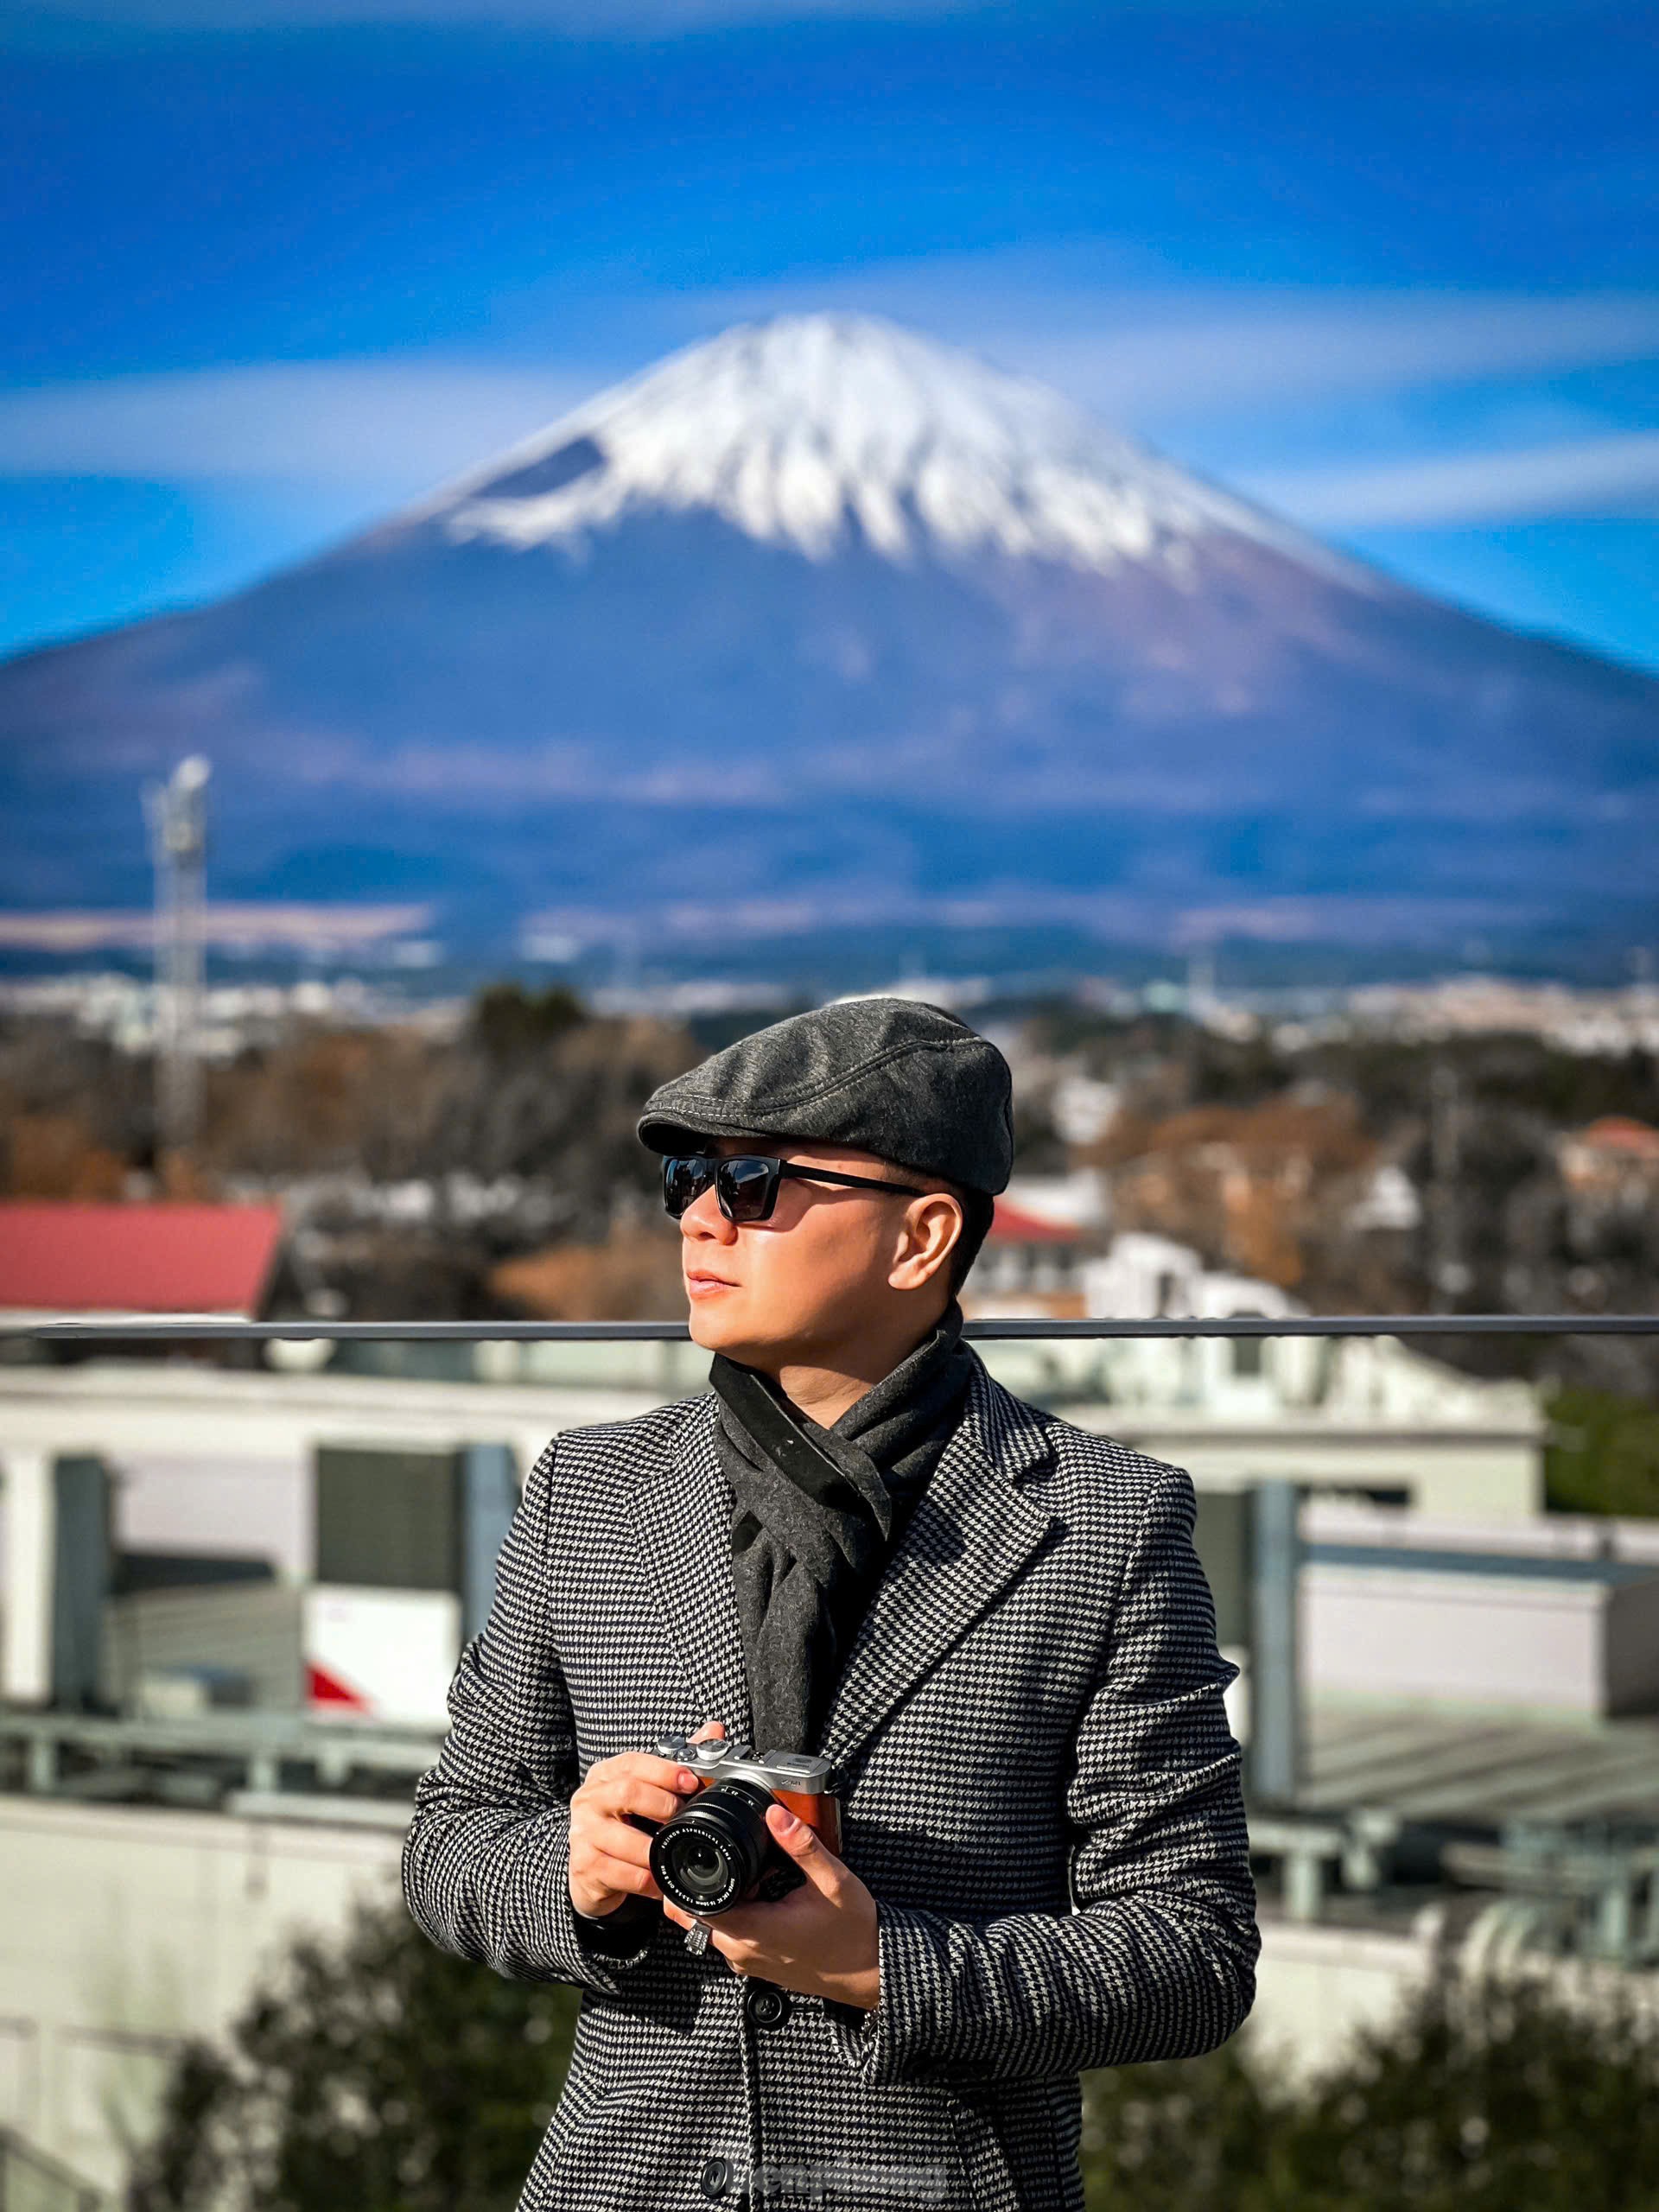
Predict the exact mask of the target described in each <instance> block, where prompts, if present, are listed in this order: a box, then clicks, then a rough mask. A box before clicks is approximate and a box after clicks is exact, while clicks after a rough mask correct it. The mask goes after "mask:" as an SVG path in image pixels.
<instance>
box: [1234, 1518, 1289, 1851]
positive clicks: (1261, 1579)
mask: <svg viewBox="0 0 1659 2212" xmlns="http://www.w3.org/2000/svg"><path fill="white" fill-rule="evenodd" d="M1300 1500H1301V1491H1300V1484H1297V1483H1294V1482H1288V1481H1284V1480H1280V1479H1274V1480H1271V1481H1267V1482H1258V1483H1255V1484H1252V1486H1251V1512H1250V1740H1249V1751H1248V1752H1247V1754H1246V1764H1245V1770H1246V1778H1247V1780H1248V1782H1249V1793H1250V1796H1251V1797H1252V1799H1253V1800H1254V1801H1255V1802H1256V1803H1257V1804H1260V1805H1282V1806H1285V1807H1290V1806H1294V1803H1295V1802H1296V1791H1297V1785H1298V1783H1299V1781H1300V1771H1301V1736H1302V1725H1301V1673H1300V1637H1299V1635H1298V1632H1297V1606H1298V1595H1297V1592H1298V1585H1299V1580H1300V1567H1301V1530H1300Z"/></svg>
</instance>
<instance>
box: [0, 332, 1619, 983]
mask: <svg viewBox="0 0 1659 2212" xmlns="http://www.w3.org/2000/svg"><path fill="white" fill-rule="evenodd" d="M0 736H3V742H4V747H5V752H4V760H5V766H4V770H3V774H4V779H5V783H4V791H3V798H4V800H5V803H6V805H7V810H8V815H9V817H10V819H11V820H12V821H13V822H14V823H16V825H17V826H18V828H19V829H20V830H21V832H22V834H21V835H20V836H16V837H15V838H13V839H9V841H8V854H7V860H6V867H5V874H4V877H3V882H0V898H3V899H4V902H5V903H6V904H8V905H13V906H18V905H37V904H47V903H53V902H65V903H67V902H72V901H73V902H75V903H96V902H99V901H102V900H105V899H107V900H110V901H111V902H114V901H122V900H130V899H135V898H139V897H142V896H143V891H144V887H145V866H144V858H143V849H142V841H141V838H140V836H139V835H138V827H137V825H138V812H137V785H138V783H139V782H140V781H141V780H142V779H143V778H144V777H145V776H147V775H151V774H155V773H156V772H160V771H161V770H162V769H164V768H165V767H166V766H168V765H169V764H170V762H171V761H172V760H173V759H175V757H176V756H177V754H178V753H180V752H181V750H183V749H185V748H186V747H199V748H200V749H202V750H204V751H206V752H207V753H209V754H210V755H211V757H212V758H213V761H214V764H215V785H214V799H215V817H214V818H215V829H216V842H215V851H214V855H213V881H214V886H215V888H216V890H217V891H219V893H221V894H222V895H232V894H238V895H260V894H270V895H274V894H276V893H296V889H297V887H304V889H305V891H306V893H307V894H308V895H313V896H318V897H324V896H327V897H349V896H352V895H353V894H354V893H356V894H358V895H365V896H367V895H372V893H373V888H374V886H375V885H376V884H377V883H378V882H380V881H384V880H397V882H399V883H400V884H403V885H407V884H408V883H409V882H410V880H429V882H430V883H431V886H432V888H433V892H434V894H435V896H436V897H438V898H439V899H440V900H441V901H443V902H445V903H446V904H447V907H448V921H447V926H448V927H449V928H450V929H451V930H454V931H465V932H466V933H467V934H469V935H470V936H472V937H474V938H487V939H493V941H495V942H497V943H498V944H501V945H507V944H511V943H512V938H513V936H514V933H515V931H517V929H518V926H519V925H520V924H521V922H522V921H523V919H524V917H525V916H526V915H529V914H532V913H543V914H551V915H552V916H554V917H555V918H557V919H559V920H560V921H562V922H563V923H564V924H565V925H574V926H575V927H576V928H578V929H580V930H586V931H590V932H592V933H594V934H598V935H601V936H602V935H606V934H612V935H620V936H624V937H626V936H629V935H632V936H635V937H638V938H642V939H644V940H645V941H647V942H648V941H650V940H652V938H655V937H656V936H658V935H659V934H660V933H661V932H663V931H667V930H670V929H674V930H677V931H680V932H682V933H690V934H691V935H693V936H696V937H699V938H703V939H706V941H707V942H709V943H710V944H714V943H718V942H719V941H721V939H722V938H726V937H728V936H730V935H731V934H732V933H734V932H738V933H742V932H747V933H749V934H751V935H754V934H757V933H758V934H760V935H765V934H766V932H768V931H772V932H775V931H779V930H785V929H789V930H794V929H804V930H806V931H813V930H815V929H823V928H825V927H829V926H839V927H855V926H858V925H863V924H873V923H878V922H883V921H890V922H893V923H905V924H909V923H910V922H912V921H913V920H916V919H918V918H929V919H931V921H932V922H933V923H934V924H936V925H938V926H941V927H944V928H949V927H957V928H961V929H963V930H966V929H969V928H970V927H988V928H996V927H999V926H1007V925H1014V924H1026V925H1035V924H1039V923H1051V924H1052V923H1065V924H1068V925H1075V926H1077V927H1078V928H1081V929H1084V930H1085V931H1098V932H1102V933H1104V934H1107V935H1109V936H1128V937H1136V938H1161V937H1164V936H1166V935H1167V934H1168V933H1169V932H1170V931H1179V930H1187V931H1191V930H1193V929H1203V928H1205V927H1206V926H1211V927H1218V926H1220V925H1221V924H1222V922H1223V920H1224V918H1225V917H1227V916H1228V915H1232V916H1234V917H1235V918H1236V919H1237V920H1238V921H1239V923H1240V925H1241V926H1243V927H1246V928H1249V929H1254V930H1257V931H1265V932H1268V933H1272V932H1278V933H1281V934H1292V935H1294V934H1297V933H1301V934H1316V935H1320V936H1325V937H1335V938H1350V939H1363V938H1370V939H1375V938H1389V937H1402V936H1418V937H1421V936H1422V935H1424V934H1425V933H1427V934H1429V935H1433V934H1435V933H1437V932H1439V933H1441V934H1444V933H1445V932H1446V931H1450V930H1453V929H1459V930H1461V929H1466V928H1468V927H1471V926H1475V927H1479V928H1482V929H1484V930H1491V929H1494V928H1497V929H1500V930H1501V929H1503V928H1505V927H1522V926H1531V927H1537V926H1545V925H1560V924H1563V923H1567V922H1570V923H1572V924H1573V925H1574V926H1584V925H1592V926H1594V925H1605V927H1606V928H1607V929H1609V930H1611V931H1619V930H1624V929H1628V928H1630V927H1632V926H1637V925H1639V922H1640V918H1641V916H1642V913H1643V908H1644V904H1645V906H1647V908H1648V910H1649V912H1650V911H1651V902H1652V900H1653V898H1654V881H1653V871H1652V868H1651V862H1650V859H1649V855H1650V854H1651V852H1652V850H1653V849H1654V838H1655V832H1656V829H1659V685H1656V684H1655V683H1653V682H1651V681H1649V679H1646V678H1644V677H1640V676H1637V675H1636V674H1634V673H1632V672H1630V671H1623V670H1620V669H1618V668H1615V667H1612V666H1610V665H1608V664H1605V663H1602V662H1599V661H1598V660H1596V659H1595V658H1592V657H1591V656H1589V655H1586V654H1581V653H1577V652H1571V651H1568V650H1567V649H1566V648H1564V647H1560V646H1556V645H1550V644H1548V643H1545V642H1543V641H1541V640H1538V639H1527V638H1522V637H1517V636H1516V635H1514V634H1512V633H1510V632H1506V631H1504V630H1503V629H1501V628H1499V627H1497V626H1494V625H1491V624H1489V623H1485V622H1482V621H1479V620H1476V619H1474V618H1473V617H1471V616H1468V615H1465V614H1462V613H1457V612H1455V611H1454V610H1452V609H1450V608H1447V607H1441V606H1439V605H1437V604H1435V603H1434V602H1433V601H1427V600H1425V599H1423V598H1421V597H1420V596H1418V595H1416V594H1413V593H1410V592H1408V591H1406V590H1404V589H1403V588H1400V587H1398V586H1396V585H1395V584H1393V583H1391V582H1388V581H1387V580H1386V579H1384V578H1383V577H1381V576H1379V575H1376V574H1375V573H1374V572H1371V571H1370V570H1367V569H1363V567H1361V566H1359V565H1358V564H1357V563H1351V562H1349V561H1346V560H1344V559H1342V558H1340V557H1338V556H1336V555H1334V554H1332V553H1331V552H1330V551H1328V550H1326V549H1325V548H1323V547H1320V546H1319V545H1318V544H1317V543H1314V542H1313V541H1312V540H1310V539H1307V538H1306V537H1302V536H1301V535H1300V533H1298V532H1296V531H1294V530H1292V529H1291V528H1290V527H1289V526H1288V525H1286V524H1281V523H1280V522H1278V521H1276V520H1275V519H1274V518H1271V517H1269V516H1267V515H1264V514H1262V513H1261V512H1259V511H1258V510H1256V509H1255V508H1253V507H1251V506H1249V505H1248V504H1246V503H1245V502H1243V501H1240V500H1236V499H1232V498H1230V497H1229V496H1228V495H1227V494H1226V493H1223V492H1221V491H1219V490H1217V489H1216V488H1214V487H1212V486H1208V485H1205V484H1203V483H1200V482H1198V480H1194V479H1193V478H1192V477H1190V476H1188V475H1186V474H1184V473H1183V472H1181V471H1179V469H1176V468H1175V467H1173V466H1171V465H1170V464H1169V463H1167V462H1166V461H1161V460H1160V459H1159V458H1158V457H1156V456H1155V455H1153V454H1147V453H1146V452H1144V451H1143V450H1141V448H1137V447H1135V446H1134V445H1132V444H1130V443H1129V442H1128V441H1125V440H1123V439H1121V438H1118V437H1116V435H1113V434H1112V433H1111V432H1109V431H1108V430H1106V429H1103V427H1101V426H1100V425H1098V424H1096V423H1093V422H1092V421H1091V420H1090V418H1089V417H1088V416H1084V414H1082V413H1081V412H1080V411H1079V410H1077V409H1076V408H1074V407H1072V406H1071V404H1069V403H1068V402H1066V401H1065V400H1064V399H1062V398H1060V397H1059V396H1058V395H1057V394H1054V393H1052V392H1049V391H1046V390H1045V389H1044V388H1043V387H1041V386H1039V385H1033V384H1031V383H1029V382H1028V381H1027V380H1025V379H1020V378H1008V377H1004V376H1001V375H1000V374H998V373H997V372H995V371H992V370H989V369H988V368H985V367H983V366H982V365H980V364H978V363H976V362H974V361H972V360H971V359H968V358H967V357H965V356H963V355H961V354H956V353H948V352H946V351H944V349H941V348H939V347H937V346H931V345H930V344H929V343H927V342H926V341H925V340H920V339H918V338H915V337H913V336H912V335H910V334H907V333H905V332H901V331H896V330H893V329H891V328H890V327H887V326H886V325H882V324H880V323H874V322H871V321H865V320H862V319H855V318H840V317H836V318H831V317H799V318H788V319H785V320H783V321H779V322H775V323H771V324H766V325H762V326H759V327H741V328H739V329H737V330H734V331H731V332H728V333H727V334H725V335H724V336H722V337H721V338H719V339H716V340H714V341H712V342H711V343H710V344H709V345H706V346H698V347H694V348H691V349H690V350H688V351H687V352H686V353H683V354H680V355H677V356H675V357H674V358H673V359H671V360H670V361H668V362H667V363H665V364H664V365H661V366H660V367H658V369H656V370H654V371H652V372H649V373H647V374H646V375H645V376H643V377H640V378H635V379H633V380H632V381H631V382H630V383H628V384H626V385H620V386H619V387H617V388H616V389H615V390H614V391H610V392H607V393H603V394H601V395H600V396H599V397H597V398H595V399H594V400H593V401H592V402H590V403H588V404H587V405H586V406H584V407H582V408H580V409H578V410H575V413H573V414H572V415H570V416H567V417H566V418H565V419H564V420H563V422H562V423H558V424H556V425H555V426H553V427H552V428H551V429H550V430H549V431H547V432H545V433H543V434H542V435H538V436H537V437H536V438H534V439H532V440H529V441H526V442H524V444H522V445H520V446H519V447H518V448H515V449H514V450H513V451H512V452H511V453H510V454H505V455H502V456H499V458H498V459H497V460H496V461H493V462H492V463H491V464H489V465H488V466H487V467H482V468H480V469H479V470H477V471H474V472H473V473H471V474H469V475H468V476H467V477H466V478H464V479H462V480H459V481H457V482H455V483H453V484H451V485H448V486H444V487H443V488H442V490H441V491H440V492H438V493H435V494H434V496H433V497H432V498H430V499H427V500H424V501H423V502H421V503H419V504H418V505H416V506H413V507H411V508H410V509H409V510H407V511H405V512H404V513H402V514H399V515H397V516H395V517H393V518H391V519H390V520H389V521H388V522H387V523H386V524H384V525H382V526H381V527H379V528H378V529H376V530H374V531H370V532H367V533H366V534H365V535H364V536H362V537H359V538H357V539H354V540H353V541H352V542H350V543H347V544H346V545H344V546H342V547H340V548H339V549H337V550H334V551H332V552H329V553H327V554H326V555H324V556H321V558H319V559H317V560H315V561H312V562H309V563H304V564H302V566H299V567H297V568H295V569H290V570H289V571H287V572H285V573H283V574H282V575H277V576H276V577H273V578H271V579H270V581H268V582H264V583H262V584H260V585H258V586H257V587H256V588H253V589H251V590H250V591H247V592H245V593H242V594H238V596H236V597H234V598H232V599H229V600H226V601H223V602H221V603H219V605H216V606H213V607H207V608H204V609H202V610H200V612H198V613H191V614H188V615H183V616H176V617H172V618H169V619H168V620H164V621H157V622H152V623H147V624H141V625H137V626H133V627H131V628H129V629H126V630H123V631H118V632H111V633H110V634H108V635H107V636H105V637H103V638H99V639H90V640H86V641H83V642H81V643H78V644H76V645H69V646H66V647H62V648H60V649H58V650H56V651H54V652H48V653H42V654H36V655H34V656H32V657H29V658H25V659H22V660H20V661H16V662H13V663H11V664H9V665H7V666H5V667H3V668H0Z"/></svg>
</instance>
